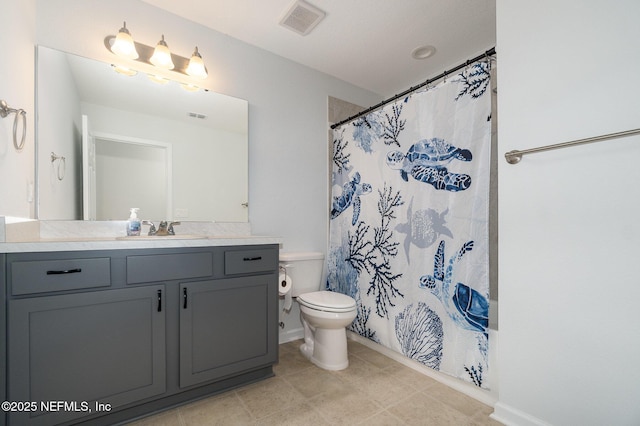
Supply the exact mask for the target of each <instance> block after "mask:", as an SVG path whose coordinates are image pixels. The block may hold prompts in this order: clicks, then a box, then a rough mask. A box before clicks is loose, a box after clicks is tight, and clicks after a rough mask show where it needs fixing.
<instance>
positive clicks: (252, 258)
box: [242, 256, 262, 262]
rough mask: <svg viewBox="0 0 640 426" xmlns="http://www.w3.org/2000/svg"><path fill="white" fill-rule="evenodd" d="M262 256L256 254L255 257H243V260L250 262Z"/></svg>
mask: <svg viewBox="0 0 640 426" xmlns="http://www.w3.org/2000/svg"><path fill="white" fill-rule="evenodd" d="M261 259H262V256H256V257H245V258H244V259H242V260H244V261H245V262H251V261H252V260H261Z"/></svg>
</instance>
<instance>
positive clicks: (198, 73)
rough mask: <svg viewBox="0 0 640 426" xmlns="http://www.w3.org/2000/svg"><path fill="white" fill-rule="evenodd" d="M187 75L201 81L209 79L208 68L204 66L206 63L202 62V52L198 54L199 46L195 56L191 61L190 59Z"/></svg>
mask: <svg viewBox="0 0 640 426" xmlns="http://www.w3.org/2000/svg"><path fill="white" fill-rule="evenodd" d="M187 74H189V75H190V76H191V77H196V78H200V79H205V78H207V75H208V73H207V68H206V67H205V66H204V61H203V60H202V56H201V55H200V52H198V46H196V50H194V52H193V55H191V59H189V66H188V67H187Z"/></svg>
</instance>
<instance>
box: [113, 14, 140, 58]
mask: <svg viewBox="0 0 640 426" xmlns="http://www.w3.org/2000/svg"><path fill="white" fill-rule="evenodd" d="M111 51H112V52H113V53H115V54H116V55H118V56H121V57H123V58H127V59H138V57H139V56H138V51H137V50H136V45H135V43H134V42H133V37H131V34H130V33H129V30H127V23H126V22H125V23H124V24H123V26H122V28H120V31H118V34H117V35H116V39H115V40H114V42H113V45H112V46H111Z"/></svg>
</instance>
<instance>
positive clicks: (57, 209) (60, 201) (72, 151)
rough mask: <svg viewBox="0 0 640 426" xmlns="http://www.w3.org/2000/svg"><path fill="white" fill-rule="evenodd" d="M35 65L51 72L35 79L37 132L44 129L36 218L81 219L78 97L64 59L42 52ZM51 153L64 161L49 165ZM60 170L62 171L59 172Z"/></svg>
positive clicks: (54, 53) (41, 132) (41, 74)
mask: <svg viewBox="0 0 640 426" xmlns="http://www.w3.org/2000/svg"><path fill="white" fill-rule="evenodd" d="M34 54H35V53H34ZM38 63H39V64H42V63H46V64H47V66H46V69H47V70H50V72H48V73H39V74H37V75H36V81H37V93H38V98H39V99H40V100H39V102H40V105H39V107H38V117H37V121H38V128H39V129H40V130H41V129H47V131H46V132H43V131H40V132H39V133H38V152H37V155H38V185H39V187H38V192H39V193H38V206H39V210H38V217H39V218H44V219H50V220H54V219H66V220H69V219H81V218H82V192H81V191H82V168H81V167H82V166H81V164H82V158H81V155H82V151H81V143H82V142H81V132H82V121H81V115H80V97H79V96H78V90H77V88H76V85H75V82H74V80H73V76H72V75H71V70H70V68H69V63H68V62H67V59H66V57H65V55H63V54H61V53H60V52H57V51H53V50H47V51H41V52H40V53H39V55H38ZM34 114H35V113H34ZM52 152H54V153H55V154H56V155H57V156H62V157H65V160H64V162H63V163H61V160H58V161H55V162H52V161H51V153H52ZM59 167H60V168H62V170H58V168H59ZM59 176H62V177H63V179H62V180H60V179H59Z"/></svg>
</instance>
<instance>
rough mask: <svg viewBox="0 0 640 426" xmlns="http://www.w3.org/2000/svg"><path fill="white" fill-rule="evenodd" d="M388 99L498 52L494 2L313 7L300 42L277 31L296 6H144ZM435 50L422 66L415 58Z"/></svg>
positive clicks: (319, 2)
mask: <svg viewBox="0 0 640 426" xmlns="http://www.w3.org/2000/svg"><path fill="white" fill-rule="evenodd" d="M143 1H144V2H146V3H149V4H151V5H154V6H157V7H159V8H161V9H164V10H166V11H169V12H171V13H173V14H175V15H178V16H181V17H183V18H186V19H188V20H191V21H194V22H197V23H199V24H201V25H204V26H206V27H209V28H212V29H214V30H216V31H218V32H221V33H224V34H227V35H229V36H231V37H233V38H236V39H239V40H242V41H244V42H246V43H249V44H251V45H254V46H257V47H260V48H262V49H265V50H267V51H270V52H272V53H275V54H277V55H279V56H282V57H285V58H288V59H290V60H292V61H295V62H298V63H300V64H303V65H306V66H308V67H310V68H313V69H316V70H318V71H321V72H324V73H326V74H329V75H332V76H334V77H337V78H339V79H341V80H344V81H347V82H349V83H352V84H354V85H356V86H359V87H362V88H364V89H368V90H370V91H372V92H374V93H377V94H379V95H382V96H383V97H390V96H393V95H395V94H396V93H400V92H402V91H404V90H406V89H408V88H409V87H411V86H414V85H416V84H419V83H422V82H423V81H425V80H427V79H428V78H431V77H434V76H436V75H438V74H440V73H442V72H443V71H445V70H446V69H448V68H449V69H450V68H453V67H455V66H457V65H459V64H461V63H464V62H465V61H466V60H467V59H469V58H472V57H475V56H477V55H480V54H482V53H484V52H485V51H486V50H488V49H490V48H492V47H494V46H495V42H496V29H495V28H496V16H495V0H308V1H307V2H308V3H309V4H311V5H312V6H314V7H316V8H319V9H321V10H322V11H324V12H325V13H326V16H325V18H324V19H323V20H322V21H320V23H319V24H318V26H317V27H315V28H314V29H313V30H312V31H311V32H310V33H309V34H307V35H305V36H302V35H300V34H298V33H296V32H294V31H292V30H290V29H287V28H284V27H282V26H280V25H279V22H280V21H281V19H282V18H283V17H284V15H285V14H286V13H287V12H288V11H289V9H290V8H291V7H292V6H293V4H294V3H295V0H207V1H201V0H181V1H179V2H177V1H175V0H143ZM422 45H432V46H434V47H435V48H436V49H437V50H436V53H435V54H434V55H433V56H431V57H429V58H427V59H422V60H416V59H413V58H412V56H411V52H412V51H413V50H414V49H415V48H416V47H419V46H422Z"/></svg>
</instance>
